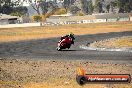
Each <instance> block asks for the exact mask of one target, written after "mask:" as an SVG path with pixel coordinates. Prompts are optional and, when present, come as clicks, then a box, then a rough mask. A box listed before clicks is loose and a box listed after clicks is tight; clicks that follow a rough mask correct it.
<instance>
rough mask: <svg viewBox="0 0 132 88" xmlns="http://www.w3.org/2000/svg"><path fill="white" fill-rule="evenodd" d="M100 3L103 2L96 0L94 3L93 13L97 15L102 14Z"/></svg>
mask: <svg viewBox="0 0 132 88" xmlns="http://www.w3.org/2000/svg"><path fill="white" fill-rule="evenodd" d="M102 1H103V0H96V1H95V6H94V9H95V11H96V12H98V13H101V12H103V5H102Z"/></svg>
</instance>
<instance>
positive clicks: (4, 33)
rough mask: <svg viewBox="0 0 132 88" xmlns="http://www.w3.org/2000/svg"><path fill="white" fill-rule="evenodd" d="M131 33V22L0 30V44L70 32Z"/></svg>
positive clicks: (78, 33)
mask: <svg viewBox="0 0 132 88" xmlns="http://www.w3.org/2000/svg"><path fill="white" fill-rule="evenodd" d="M122 31H132V22H115V23H113V22H112V23H94V24H92V23H91V24H74V25H63V26H48V27H45V26H43V27H28V28H7V29H2V28H0V42H9V41H20V40H30V39H41V38H49V37H58V36H62V35H65V34H68V33H70V32H73V33H74V34H75V35H84V34H97V33H108V32H122Z"/></svg>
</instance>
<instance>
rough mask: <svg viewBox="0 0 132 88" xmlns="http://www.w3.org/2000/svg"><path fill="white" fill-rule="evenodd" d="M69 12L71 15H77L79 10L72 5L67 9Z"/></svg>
mask: <svg viewBox="0 0 132 88" xmlns="http://www.w3.org/2000/svg"><path fill="white" fill-rule="evenodd" d="M69 11H70V12H71V13H72V14H77V12H78V11H80V9H79V8H78V7H77V6H75V5H72V6H71V7H70V8H69Z"/></svg>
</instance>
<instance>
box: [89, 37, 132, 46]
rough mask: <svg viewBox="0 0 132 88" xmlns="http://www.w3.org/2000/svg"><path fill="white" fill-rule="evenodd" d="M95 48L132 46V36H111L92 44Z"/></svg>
mask: <svg viewBox="0 0 132 88" xmlns="http://www.w3.org/2000/svg"><path fill="white" fill-rule="evenodd" d="M90 47H93V48H132V36H123V37H116V38H110V39H106V40H102V41H95V42H94V43H91V44H90Z"/></svg>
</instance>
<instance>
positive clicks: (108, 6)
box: [106, 4, 110, 13]
mask: <svg viewBox="0 0 132 88" xmlns="http://www.w3.org/2000/svg"><path fill="white" fill-rule="evenodd" d="M106 9H107V12H108V13H109V10H110V4H108V5H107V6H106Z"/></svg>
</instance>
